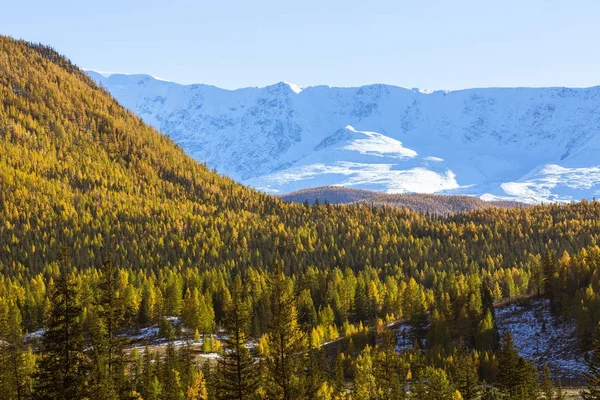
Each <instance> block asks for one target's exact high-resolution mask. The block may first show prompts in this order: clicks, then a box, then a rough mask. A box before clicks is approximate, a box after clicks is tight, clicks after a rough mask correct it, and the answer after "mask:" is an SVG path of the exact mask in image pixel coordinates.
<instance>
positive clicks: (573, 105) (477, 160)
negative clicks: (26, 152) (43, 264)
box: [88, 72, 600, 203]
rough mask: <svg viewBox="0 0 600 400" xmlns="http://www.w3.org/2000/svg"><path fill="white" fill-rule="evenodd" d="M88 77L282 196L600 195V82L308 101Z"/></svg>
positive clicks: (348, 94) (219, 166)
mask: <svg viewBox="0 0 600 400" xmlns="http://www.w3.org/2000/svg"><path fill="white" fill-rule="evenodd" d="M88 73H89V74H90V75H91V76H92V78H93V79H94V80H95V81H96V82H98V83H99V84H100V85H102V86H104V87H106V89H107V90H108V91H109V92H110V93H111V94H112V95H113V96H115V98H117V100H119V101H120V102H121V103H122V104H123V105H124V106H125V107H127V108H129V109H131V110H132V111H134V112H135V113H137V114H138V115H139V116H140V117H142V119H144V120H145V121H146V122H147V123H149V124H150V125H152V126H154V127H155V128H157V129H159V130H161V131H162V132H164V133H166V134H168V135H169V136H170V137H171V138H172V139H173V140H174V141H175V142H177V143H178V144H179V145H180V146H181V147H182V148H183V149H184V150H185V151H186V153H187V154H189V155H190V156H192V157H193V158H195V159H196V160H200V161H204V162H206V164H207V165H208V166H209V167H211V168H215V169H216V170H217V171H218V172H220V173H223V174H226V175H228V176H230V177H232V178H233V179H235V180H237V181H239V182H241V183H243V184H245V185H249V186H252V187H255V188H257V189H259V190H263V191H266V192H270V193H289V192H293V191H295V190H298V189H305V188H310V187H319V186H327V185H338V186H346V187H352V188H358V189H369V190H376V191H381V192H385V193H441V194H466V195H476V196H478V197H481V198H482V199H484V200H516V201H522V202H529V203H539V202H548V201H559V202H564V201H572V200H580V199H582V198H590V197H594V196H596V194H597V193H599V189H600V186H599V184H600V166H598V164H599V163H598V162H597V161H596V160H597V159H598V155H600V136H598V135H597V133H598V131H599V130H600V117H599V116H598V113H597V111H598V110H599V109H600V87H599V86H594V87H590V88H581V89H573V88H560V87H557V88H542V89H536V88H489V89H464V90H459V91H434V92H431V93H427V94H425V93H423V91H419V90H414V89H412V90H411V89H405V88H400V87H396V86H390V85H382V84H377V85H367V86H363V87H359V88H331V87H327V86H315V87H307V88H304V89H302V91H301V92H299V93H296V91H294V90H292V88H291V87H290V86H289V85H288V84H286V83H283V82H280V83H277V84H275V85H271V86H267V87H264V88H245V89H237V90H234V91H230V90H227V89H219V88H216V87H214V86H207V85H180V84H174V83H170V82H164V81H157V80H154V79H152V78H151V77H149V76H140V75H111V76H110V77H109V78H105V77H103V76H101V75H98V74H94V73H92V72H88Z"/></svg>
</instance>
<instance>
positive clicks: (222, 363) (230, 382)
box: [217, 275, 258, 400]
mask: <svg viewBox="0 0 600 400" xmlns="http://www.w3.org/2000/svg"><path fill="white" fill-rule="evenodd" d="M246 298H247V296H246V295H245V291H244V287H243V285H242V279H241V278H240V276H239V275H238V276H236V277H235V279H234V281H233V286H232V288H231V300H230V301H229V304H226V305H225V317H224V319H223V328H224V329H225V332H226V339H225V340H224V344H225V346H224V351H223V354H222V356H221V358H220V359H219V361H218V365H217V376H218V378H217V389H218V390H217V396H218V398H219V399H232V400H234V399H235V400H242V399H248V400H250V399H254V398H256V390H257V388H258V374H257V373H256V371H257V368H256V363H255V361H254V360H253V358H252V354H250V350H248V348H247V347H246V341H247V339H246V338H247V332H248V327H249V325H250V319H251V315H250V305H249V304H248V302H247V301H246Z"/></svg>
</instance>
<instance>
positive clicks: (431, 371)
mask: <svg viewBox="0 0 600 400" xmlns="http://www.w3.org/2000/svg"><path fill="white" fill-rule="evenodd" d="M425 377H426V387H427V389H426V390H427V394H426V395H425V396H424V398H423V400H448V399H453V396H454V392H455V390H454V388H453V387H452V384H451V383H450V381H449V380H448V376H447V375H446V372H445V371H444V370H443V369H439V368H433V367H427V368H426V369H425Z"/></svg>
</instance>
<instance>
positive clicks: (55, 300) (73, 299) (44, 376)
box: [35, 255, 87, 400]
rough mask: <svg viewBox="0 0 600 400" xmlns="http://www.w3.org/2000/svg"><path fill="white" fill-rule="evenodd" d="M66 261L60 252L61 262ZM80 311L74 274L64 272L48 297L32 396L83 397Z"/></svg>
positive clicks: (60, 399) (41, 399)
mask: <svg viewBox="0 0 600 400" xmlns="http://www.w3.org/2000/svg"><path fill="white" fill-rule="evenodd" d="M65 260H66V257H64V255H63V256H62V257H61V261H62V262H63V265H64V263H65ZM81 312H82V308H81V305H80V302H79V296H78V293H77V290H76V283H75V277H74V275H73V274H70V273H67V272H65V271H63V272H62V273H61V275H60V276H59V277H58V278H57V279H56V281H55V283H54V290H53V292H52V294H51V297H50V315H49V316H48V320H47V322H46V331H45V332H44V336H43V338H42V356H41V358H40V361H39V363H38V373H37V377H36V386H35V399H38V400H69V399H79V398H83V397H86V393H85V387H86V384H85V382H86V375H87V365H86V358H85V354H84V349H85V343H84V339H83V328H82V324H81V321H80V315H81Z"/></svg>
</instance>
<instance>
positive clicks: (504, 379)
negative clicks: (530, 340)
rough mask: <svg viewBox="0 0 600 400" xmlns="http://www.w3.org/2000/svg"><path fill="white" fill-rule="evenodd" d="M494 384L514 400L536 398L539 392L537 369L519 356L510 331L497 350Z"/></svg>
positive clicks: (533, 399) (531, 399)
mask: <svg viewBox="0 0 600 400" xmlns="http://www.w3.org/2000/svg"><path fill="white" fill-rule="evenodd" d="M496 385H497V386H498V387H499V388H500V389H501V390H502V391H503V392H504V393H505V394H506V395H507V396H508V398H509V399H514V400H536V399H537V396H538V393H539V387H538V382H537V371H536V369H535V367H534V366H533V365H532V364H530V363H529V362H527V361H526V360H525V359H524V358H523V357H521V356H519V352H518V350H517V348H516V347H515V343H514V341H513V337H512V335H511V333H510V332H507V333H506V335H505V336H504V338H503V340H502V346H501V349H500V351H499V352H498V373H497V377H496Z"/></svg>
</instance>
